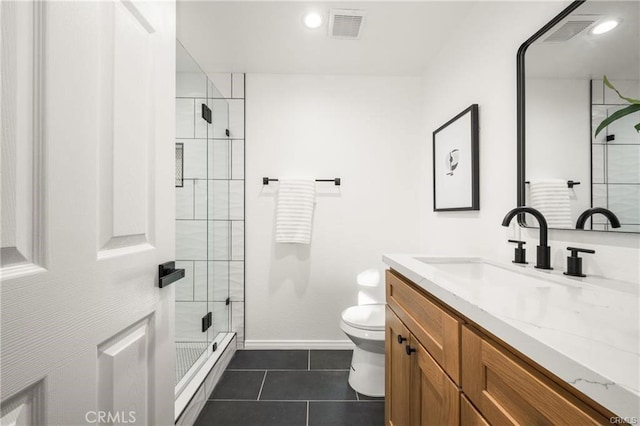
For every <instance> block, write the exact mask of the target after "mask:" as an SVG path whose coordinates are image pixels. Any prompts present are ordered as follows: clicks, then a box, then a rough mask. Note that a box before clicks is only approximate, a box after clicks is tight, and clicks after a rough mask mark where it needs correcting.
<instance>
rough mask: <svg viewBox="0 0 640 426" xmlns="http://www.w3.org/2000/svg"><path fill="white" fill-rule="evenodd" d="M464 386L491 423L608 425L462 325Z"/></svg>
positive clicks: (571, 396) (605, 421) (586, 408)
mask: <svg viewBox="0 0 640 426" xmlns="http://www.w3.org/2000/svg"><path fill="white" fill-rule="evenodd" d="M462 389H463V391H464V393H465V395H467V396H468V398H469V400H471V402H473V404H474V405H475V406H476V407H478V408H479V410H480V412H482V414H483V415H484V417H485V418H486V419H487V420H488V421H489V422H490V423H491V424H495V425H513V424H522V425H528V424H538V425H539V424H566V425H599V424H611V422H610V421H609V418H608V417H604V416H603V415H601V414H599V413H598V412H596V411H595V410H594V409H592V408H591V407H589V406H587V405H586V404H585V403H583V402H582V401H580V400H579V399H577V398H576V397H575V396H573V395H571V394H570V393H569V392H567V391H565V390H564V389H562V388H561V387H560V386H559V385H558V384H556V383H554V382H553V381H551V380H550V379H549V378H547V377H545V376H544V375H543V374H541V373H540V372H538V371H537V370H535V369H533V368H532V367H531V366H529V365H527V364H525V363H524V362H523V361H522V360H520V359H518V358H517V357H516V356H514V355H513V354H512V353H510V352H508V351H507V350H505V349H503V348H501V347H500V346H499V345H498V344H496V343H494V342H492V341H490V340H488V339H487V338H484V337H483V336H481V335H480V334H479V333H477V332H475V331H474V330H473V329H471V328H470V327H468V326H463V327H462Z"/></svg>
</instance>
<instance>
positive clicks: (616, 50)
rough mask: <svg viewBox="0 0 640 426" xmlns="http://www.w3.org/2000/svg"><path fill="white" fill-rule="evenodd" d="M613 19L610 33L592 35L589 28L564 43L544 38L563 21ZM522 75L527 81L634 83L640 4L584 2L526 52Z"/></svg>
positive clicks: (639, 55) (638, 69) (639, 53)
mask: <svg viewBox="0 0 640 426" xmlns="http://www.w3.org/2000/svg"><path fill="white" fill-rule="evenodd" d="M608 19H616V20H617V21H619V22H620V24H619V25H618V26H617V27H616V28H614V29H613V30H612V31H610V32H608V33H605V34H600V35H594V34H591V32H590V28H592V27H588V28H587V29H585V30H583V31H581V32H580V33H579V34H578V35H576V36H574V37H573V38H571V39H569V40H567V41H561V42H548V41H545V39H546V38H547V36H548V35H550V34H552V33H554V32H555V31H556V30H557V29H558V28H561V27H562V26H563V25H564V24H565V23H566V22H567V21H587V22H590V21H595V22H596V23H598V22H602V21H604V20H608ZM525 58H526V75H527V77H531V78H580V79H591V78H597V79H601V78H602V76H603V75H607V76H608V78H610V79H620V80H625V79H629V80H637V79H638V75H640V2H638V1H637V0H635V1H634V0H632V1H592V2H589V1H588V2H586V3H584V4H582V5H581V6H580V7H578V8H577V9H576V10H575V11H573V12H572V13H571V14H570V15H569V16H568V17H567V18H565V19H563V20H562V21H560V22H559V23H558V24H557V25H555V26H554V27H553V28H551V29H550V30H549V31H548V32H547V33H545V35H543V36H542V37H541V38H540V39H538V40H536V41H535V42H534V43H533V44H532V45H531V46H530V47H529V49H528V50H527V53H526V55H525Z"/></svg>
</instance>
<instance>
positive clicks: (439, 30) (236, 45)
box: [177, 0, 481, 75]
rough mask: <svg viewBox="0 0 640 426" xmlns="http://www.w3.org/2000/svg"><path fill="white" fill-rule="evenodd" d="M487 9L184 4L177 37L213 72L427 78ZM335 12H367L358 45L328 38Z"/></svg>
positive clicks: (465, 5)
mask: <svg viewBox="0 0 640 426" xmlns="http://www.w3.org/2000/svg"><path fill="white" fill-rule="evenodd" d="M480 3H481V2H459V1H448V2H445V1H430V2H416V1H414V2H401V1H387V2H379V1H378V2H365V1H359V2H337V1H330V2H292V1H281V2H274V1H256V2H251V1H227V2H224V1H183V0H179V1H178V6H177V9H178V11H177V14H178V23H177V24H178V28H177V34H178V39H179V40H180V41H181V42H182V43H183V44H184V46H185V48H186V49H187V50H188V51H189V53H191V55H193V57H194V58H195V59H196V61H197V62H198V63H199V64H200V65H201V66H202V68H203V69H204V70H205V71H207V72H209V73H214V72H247V73H276V74H358V75H421V74H422V73H423V72H424V70H425V69H426V68H427V65H428V64H429V61H430V60H432V58H433V57H434V56H435V55H436V54H437V52H438V51H439V49H440V47H441V46H442V45H443V43H444V42H446V40H447V35H454V34H455V33H456V30H457V29H458V28H461V27H462V26H463V25H464V20H465V19H464V18H465V17H467V16H469V14H471V13H472V12H473V10H474V9H475V8H476V7H477V6H478V4H480ZM331 8H337V9H360V10H364V11H366V17H365V22H364V24H363V29H362V33H361V37H360V39H359V40H340V39H332V38H329V37H328V36H327V33H328V31H327V30H328V27H327V22H326V21H327V20H328V16H329V9H331ZM310 11H316V12H318V13H320V14H321V15H322V16H323V17H324V22H323V25H322V26H321V27H320V28H318V29H315V30H310V29H308V28H306V27H304V26H303V24H302V19H303V16H304V15H305V14H306V13H308V12H310Z"/></svg>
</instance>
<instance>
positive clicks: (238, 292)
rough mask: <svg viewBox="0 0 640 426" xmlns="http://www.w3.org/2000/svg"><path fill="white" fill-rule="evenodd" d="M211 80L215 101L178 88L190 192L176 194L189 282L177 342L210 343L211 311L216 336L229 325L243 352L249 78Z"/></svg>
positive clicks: (183, 289) (179, 295)
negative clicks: (206, 327)
mask: <svg viewBox="0 0 640 426" xmlns="http://www.w3.org/2000/svg"><path fill="white" fill-rule="evenodd" d="M209 78H210V79H211V80H212V82H213V84H215V88H213V90H212V87H211V86H212V85H209V95H208V97H207V98H204V96H207V95H202V94H199V95H198V93H200V92H197V91H196V90H194V88H189V87H187V88H184V89H185V90H182V92H183V94H184V93H192V94H193V96H194V97H193V98H186V99H185V98H180V94H181V93H180V92H181V88H180V82H179V81H178V88H177V89H178V97H179V98H180V99H178V102H176V109H177V111H176V117H177V123H176V134H177V137H176V143H183V144H184V154H183V155H184V170H183V176H184V186H183V187H182V188H176V259H177V262H176V264H177V265H176V267H179V268H184V269H185V270H186V276H185V278H184V279H183V280H181V281H179V282H178V283H179V285H178V286H177V288H176V340H177V341H191V342H193V341H199V340H203V339H206V338H207V333H202V332H201V331H200V321H201V318H202V316H204V315H205V314H206V312H208V311H211V312H212V313H213V317H214V325H215V324H218V327H216V332H217V331H223V330H220V326H221V325H224V326H225V327H226V329H225V330H224V331H227V330H230V331H235V332H236V333H237V335H238V336H237V342H238V346H239V347H243V346H244V74H229V73H227V74H212V75H210V76H209ZM203 103H206V104H207V105H208V106H209V107H210V108H211V109H212V111H213V114H212V115H213V123H212V124H208V123H206V122H205V121H204V120H202V119H201V104H203ZM227 129H228V131H229V133H228V135H227ZM207 231H208V232H209V234H208V237H209V238H207ZM227 297H228V298H229V299H230V306H227V305H226V299H227ZM213 337H215V336H213ZM211 339H212V336H209V340H211Z"/></svg>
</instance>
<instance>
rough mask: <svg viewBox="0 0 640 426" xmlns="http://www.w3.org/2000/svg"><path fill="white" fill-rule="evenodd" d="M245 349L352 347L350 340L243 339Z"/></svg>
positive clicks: (353, 346)
mask: <svg viewBox="0 0 640 426" xmlns="http://www.w3.org/2000/svg"><path fill="white" fill-rule="evenodd" d="M244 348H245V349H353V348H355V345H354V344H353V342H352V341H351V340H245V341H244Z"/></svg>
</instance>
